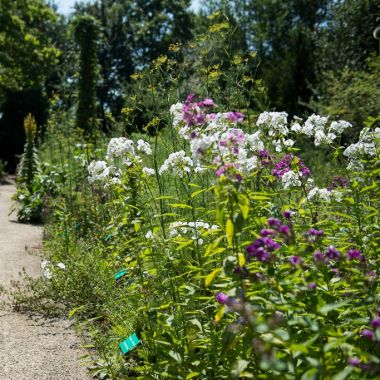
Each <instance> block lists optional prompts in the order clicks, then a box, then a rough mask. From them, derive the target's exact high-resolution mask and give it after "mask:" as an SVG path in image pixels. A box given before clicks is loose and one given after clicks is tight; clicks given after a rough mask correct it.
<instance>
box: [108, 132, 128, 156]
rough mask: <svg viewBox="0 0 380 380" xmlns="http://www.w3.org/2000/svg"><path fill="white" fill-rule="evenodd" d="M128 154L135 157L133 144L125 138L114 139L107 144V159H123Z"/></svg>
mask: <svg viewBox="0 0 380 380" xmlns="http://www.w3.org/2000/svg"><path fill="white" fill-rule="evenodd" d="M128 153H130V154H131V155H135V148H134V143H133V141H132V140H129V139H127V138H126V137H114V138H112V139H111V140H110V142H109V143H108V149H107V158H108V159H113V158H124V157H125V156H126V155H127V154H128Z"/></svg>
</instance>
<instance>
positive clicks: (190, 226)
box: [169, 221, 219, 245]
mask: <svg viewBox="0 0 380 380" xmlns="http://www.w3.org/2000/svg"><path fill="white" fill-rule="evenodd" d="M218 229H219V227H218V226H217V225H212V226H210V224H209V223H206V222H203V221H196V222H173V223H170V225H169V236H170V237H171V238H175V237H183V235H186V234H188V233H191V234H192V236H191V239H192V240H194V241H197V243H198V244H199V245H202V244H203V239H202V238H201V237H200V236H201V234H202V233H204V232H206V231H216V230H218Z"/></svg>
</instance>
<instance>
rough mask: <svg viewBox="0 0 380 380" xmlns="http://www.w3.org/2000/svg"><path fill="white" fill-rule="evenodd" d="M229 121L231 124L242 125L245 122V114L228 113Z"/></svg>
mask: <svg viewBox="0 0 380 380" xmlns="http://www.w3.org/2000/svg"><path fill="white" fill-rule="evenodd" d="M227 119H228V120H229V121H230V122H231V123H242V122H243V121H244V114H242V113H241V112H227Z"/></svg>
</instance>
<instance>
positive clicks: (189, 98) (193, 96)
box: [185, 92, 196, 104]
mask: <svg viewBox="0 0 380 380" xmlns="http://www.w3.org/2000/svg"><path fill="white" fill-rule="evenodd" d="M195 98H196V95H195V94H194V93H193V92H190V94H188V95H187V96H186V100H185V104H189V103H192V102H193V100H194V99H195Z"/></svg>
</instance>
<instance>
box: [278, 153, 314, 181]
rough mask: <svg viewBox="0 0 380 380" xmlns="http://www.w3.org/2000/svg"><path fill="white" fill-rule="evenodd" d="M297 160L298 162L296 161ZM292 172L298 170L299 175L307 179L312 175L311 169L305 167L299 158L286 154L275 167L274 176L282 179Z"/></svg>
mask: <svg viewBox="0 0 380 380" xmlns="http://www.w3.org/2000/svg"><path fill="white" fill-rule="evenodd" d="M295 158H296V159H297V160H294V159H295ZM290 170H293V171H297V170H298V173H300V175H301V176H303V177H306V176H308V175H309V174H310V169H309V168H308V167H307V166H305V164H304V163H303V161H302V160H301V159H300V158H299V157H296V156H293V155H292V154H285V155H284V156H283V157H282V158H281V159H280V160H279V161H278V162H277V164H276V165H275V166H274V168H273V170H272V175H274V176H276V177H277V178H280V179H281V178H282V176H283V175H284V174H285V173H287V172H288V171H290Z"/></svg>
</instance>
